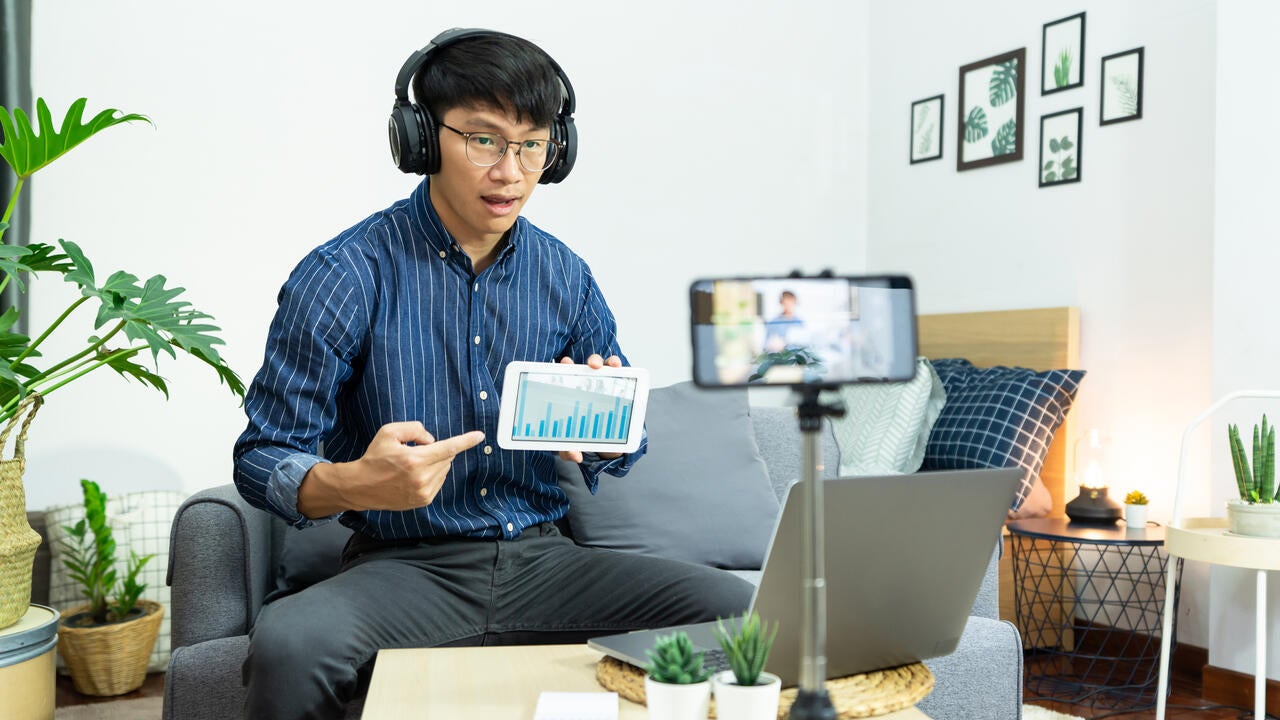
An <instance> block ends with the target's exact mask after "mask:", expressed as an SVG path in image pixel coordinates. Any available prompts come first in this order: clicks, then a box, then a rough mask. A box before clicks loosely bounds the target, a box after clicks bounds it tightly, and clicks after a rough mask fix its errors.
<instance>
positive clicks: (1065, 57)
mask: <svg viewBox="0 0 1280 720" xmlns="http://www.w3.org/2000/svg"><path fill="white" fill-rule="evenodd" d="M1069 82H1071V48H1062V50H1060V51H1058V62H1057V64H1055V65H1054V66H1053V86H1054V87H1066V86H1067V83H1069Z"/></svg>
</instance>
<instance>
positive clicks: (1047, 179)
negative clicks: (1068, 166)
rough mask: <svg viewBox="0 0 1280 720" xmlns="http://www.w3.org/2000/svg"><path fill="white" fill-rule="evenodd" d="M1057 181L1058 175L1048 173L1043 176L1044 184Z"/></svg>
mask: <svg viewBox="0 0 1280 720" xmlns="http://www.w3.org/2000/svg"><path fill="white" fill-rule="evenodd" d="M1057 179H1058V174H1057V173H1055V172H1048V173H1045V175H1044V181H1045V182H1053V181H1055V180H1057Z"/></svg>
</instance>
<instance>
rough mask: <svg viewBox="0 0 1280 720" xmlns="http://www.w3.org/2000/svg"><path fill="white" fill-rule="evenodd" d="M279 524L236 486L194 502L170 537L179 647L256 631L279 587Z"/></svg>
mask: <svg viewBox="0 0 1280 720" xmlns="http://www.w3.org/2000/svg"><path fill="white" fill-rule="evenodd" d="M271 522H272V518H271V515H269V514H268V513H266V512H263V511H261V510H258V509H257V508H254V507H252V506H250V505H249V504H248V503H246V502H245V501H244V499H243V498H241V497H240V493H239V492H238V491H237V490H236V489H235V487H234V486H233V485H230V484H227V485H220V486H218V487H215V488H210V489H208V490H202V491H200V492H198V493H196V494H195V495H192V496H191V497H190V498H188V499H187V501H186V502H184V503H183V504H182V507H180V508H178V513H177V514H176V515H175V516H174V518H173V529H172V532H171V534H170V537H169V572H168V576H167V578H166V582H168V584H169V587H170V588H172V590H171V593H170V604H171V608H172V612H173V617H172V625H171V632H172V646H173V647H175V648H178V647H185V646H188V645H195V644H197V643H201V642H204V641H206V640H214V639H217V638H228V637H235V636H237V635H244V634H246V633H248V632H249V628H250V627H252V626H253V621H254V618H255V617H257V614H258V610H260V609H261V607H262V599H263V597H265V596H266V593H267V590H268V588H269V587H270V583H271V581H272V577H273V573H274V568H273V567H272V552H271Z"/></svg>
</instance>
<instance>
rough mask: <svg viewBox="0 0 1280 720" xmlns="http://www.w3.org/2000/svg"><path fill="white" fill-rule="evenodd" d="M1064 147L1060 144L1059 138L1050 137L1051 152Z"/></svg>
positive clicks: (1058, 150)
mask: <svg viewBox="0 0 1280 720" xmlns="http://www.w3.org/2000/svg"><path fill="white" fill-rule="evenodd" d="M1061 150H1062V147H1061V146H1060V145H1058V138H1049V152H1061Z"/></svg>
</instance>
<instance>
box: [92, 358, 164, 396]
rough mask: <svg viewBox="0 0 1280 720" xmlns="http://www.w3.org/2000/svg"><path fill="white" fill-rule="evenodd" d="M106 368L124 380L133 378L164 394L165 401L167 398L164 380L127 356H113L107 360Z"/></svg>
mask: <svg viewBox="0 0 1280 720" xmlns="http://www.w3.org/2000/svg"><path fill="white" fill-rule="evenodd" d="M107 367H109V368H111V369H112V370H115V371H116V372H117V373H120V375H121V376H123V377H126V378H130V377H131V378H134V379H135V380H137V381H138V382H140V383H142V384H143V385H148V386H150V387H153V388H155V389H157V390H159V391H160V392H162V393H164V396H165V398H166V399H168V397H169V386H168V385H167V384H166V383H165V380H164V378H162V377H160V376H159V375H157V374H155V373H153V372H151V371H150V370H148V369H147V368H145V367H143V366H142V365H139V364H138V363H136V362H134V361H133V360H132V358H131V357H130V356H128V355H115V356H112V357H111V358H110V359H108V360H107Z"/></svg>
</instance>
